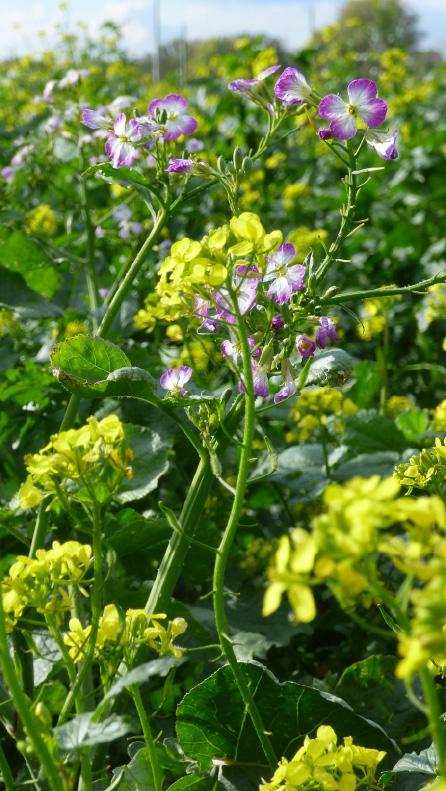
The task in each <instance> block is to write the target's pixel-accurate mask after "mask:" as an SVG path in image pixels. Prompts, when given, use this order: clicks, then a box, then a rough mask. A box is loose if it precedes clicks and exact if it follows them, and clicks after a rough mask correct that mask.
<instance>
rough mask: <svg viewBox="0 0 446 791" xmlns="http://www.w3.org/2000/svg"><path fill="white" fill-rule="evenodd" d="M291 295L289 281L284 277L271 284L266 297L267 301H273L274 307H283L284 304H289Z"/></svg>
mask: <svg viewBox="0 0 446 791" xmlns="http://www.w3.org/2000/svg"><path fill="white" fill-rule="evenodd" d="M292 293H293V289H292V286H291V283H290V282H289V280H288V279H287V278H286V277H278V278H277V279H276V280H274V281H273V283H271V285H270V287H269V289H268V291H267V294H266V296H267V297H268V299H273V300H274V302H275V303H276V305H283V303H284V302H289V300H290V299H291V295H292Z"/></svg>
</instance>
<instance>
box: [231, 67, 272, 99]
mask: <svg viewBox="0 0 446 791" xmlns="http://www.w3.org/2000/svg"><path fill="white" fill-rule="evenodd" d="M278 69H280V63H278V64H276V65H275V66H268V68H267V69H264V70H263V71H261V72H260V74H258V75H257V77H253V78H252V79H241V80H232V82H230V83H228V88H229V90H230V91H232V93H249V92H250V91H251V90H252V89H253V88H255V87H256V86H257V85H258V84H259V83H260V82H263V80H266V78H267V77H269V76H270V74H274V73H275V72H276V71H277V70H278Z"/></svg>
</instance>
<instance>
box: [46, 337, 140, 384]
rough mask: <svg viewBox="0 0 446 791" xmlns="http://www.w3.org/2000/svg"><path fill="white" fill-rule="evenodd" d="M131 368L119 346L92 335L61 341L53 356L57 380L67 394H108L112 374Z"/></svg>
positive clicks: (53, 366)
mask: <svg viewBox="0 0 446 791" xmlns="http://www.w3.org/2000/svg"><path fill="white" fill-rule="evenodd" d="M129 365H130V360H129V359H128V357H127V355H126V354H124V352H123V351H121V349H119V348H118V346H115V345H114V344H113V343H110V342H109V341H105V340H103V339H102V338H93V337H90V336H89V335H75V336H74V338H69V339H68V340H66V341H62V343H58V344H57V345H56V346H55V347H54V349H53V351H52V353H51V368H52V370H53V373H54V375H55V376H56V378H57V379H58V380H59V381H60V382H62V384H63V385H65V387H66V388H67V389H68V390H72V391H73V392H78V393H82V395H86V394H91V395H92V396H93V397H96V396H97V395H101V394H104V393H105V391H106V389H107V377H108V376H109V374H110V373H112V372H113V371H116V370H117V369H119V368H122V367H123V366H129Z"/></svg>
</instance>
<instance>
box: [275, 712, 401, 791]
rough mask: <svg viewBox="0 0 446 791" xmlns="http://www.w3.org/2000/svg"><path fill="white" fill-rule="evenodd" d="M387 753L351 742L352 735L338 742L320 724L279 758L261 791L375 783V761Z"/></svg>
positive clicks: (330, 789) (351, 790) (344, 790)
mask: <svg viewBox="0 0 446 791" xmlns="http://www.w3.org/2000/svg"><path fill="white" fill-rule="evenodd" d="M385 755H386V753H385V752H383V751H381V750H374V749H370V748H368V747H360V746H358V745H356V744H354V743H353V739H352V737H351V736H346V737H345V738H344V741H343V744H338V737H337V735H336V733H335V731H334V730H333V728H331V727H330V726H329V725H320V726H319V728H318V729H317V732H316V738H314V739H311V738H310V737H309V736H306V737H305V741H304V743H303V745H302V747H300V748H299V750H298V751H297V753H296V754H295V755H294V756H293V757H292V758H291V759H290V760H287V759H286V758H282V759H281V761H280V763H279V766H278V768H277V769H276V771H275V773H274V775H273V778H272V780H271V781H270V782H269V783H262V784H261V786H260V791H294V790H295V789H298V788H299V789H301V790H302V791H306V790H308V791H310V790H311V791H312V790H313V789H318V791H355V789H359V788H366V787H367V788H368V787H370V785H374V784H375V783H376V779H375V775H376V770H377V767H378V764H379V763H380V762H381V761H382V760H383V758H384V757H385Z"/></svg>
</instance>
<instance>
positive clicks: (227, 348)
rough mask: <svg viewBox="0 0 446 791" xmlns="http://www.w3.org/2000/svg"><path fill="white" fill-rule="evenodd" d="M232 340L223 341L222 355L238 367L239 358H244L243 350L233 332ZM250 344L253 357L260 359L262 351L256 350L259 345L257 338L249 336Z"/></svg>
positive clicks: (230, 333)
mask: <svg viewBox="0 0 446 791" xmlns="http://www.w3.org/2000/svg"><path fill="white" fill-rule="evenodd" d="M229 335H230V340H226V341H222V342H221V343H220V349H221V353H222V354H223V356H224V357H228V358H229V359H230V360H232V362H233V363H234V365H237V363H238V360H239V358H241V357H242V349H241V345H240V342H239V341H238V340H237V338H236V337H235V335H234V333H233V332H231V331H230V332H229ZM247 340H248V344H249V346H250V348H251V349H252V356H253V357H258V356H259V354H260V349H258V348H256V347H257V343H256V341H255V338H252V337H251V336H250V335H249V336H248V339H247Z"/></svg>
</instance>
